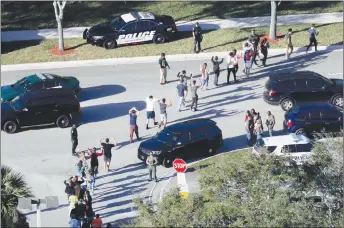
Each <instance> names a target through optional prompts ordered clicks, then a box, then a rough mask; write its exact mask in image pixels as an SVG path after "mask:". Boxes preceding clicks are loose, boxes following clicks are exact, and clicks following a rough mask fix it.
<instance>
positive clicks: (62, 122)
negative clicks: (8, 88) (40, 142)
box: [1, 88, 81, 133]
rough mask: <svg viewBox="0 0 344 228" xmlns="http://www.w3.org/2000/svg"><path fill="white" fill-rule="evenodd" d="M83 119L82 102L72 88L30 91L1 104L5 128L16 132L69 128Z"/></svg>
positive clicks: (2, 124)
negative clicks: (34, 127) (20, 130)
mask: <svg viewBox="0 0 344 228" xmlns="http://www.w3.org/2000/svg"><path fill="white" fill-rule="evenodd" d="M80 117H81V112H80V103H79V101H78V99H77V97H76V95H75V93H74V91H73V90H71V89H62V88H61V89H57V88H55V89H49V90H40V91H36V92H27V93H25V94H22V95H20V96H18V97H16V98H14V99H13V100H12V101H10V102H2V103H1V129H2V130H3V131H5V132H6V133H15V132H16V131H17V130H18V129H19V128H22V127H30V126H39V125H48V124H56V125H57V126H58V127H60V128H65V127H68V126H69V125H70V124H71V122H72V121H74V122H78V121H79V120H80Z"/></svg>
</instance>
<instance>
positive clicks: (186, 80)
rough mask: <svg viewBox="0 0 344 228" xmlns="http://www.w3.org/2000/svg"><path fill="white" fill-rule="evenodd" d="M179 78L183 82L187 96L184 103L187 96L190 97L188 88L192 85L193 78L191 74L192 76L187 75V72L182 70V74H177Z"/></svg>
mask: <svg viewBox="0 0 344 228" xmlns="http://www.w3.org/2000/svg"><path fill="white" fill-rule="evenodd" d="M177 78H179V79H181V80H183V85H184V87H185V96H184V101H185V99H186V96H187V95H188V89H189V88H188V87H189V84H190V79H191V78H192V74H190V76H187V75H186V71H185V70H182V71H181V72H178V74H177Z"/></svg>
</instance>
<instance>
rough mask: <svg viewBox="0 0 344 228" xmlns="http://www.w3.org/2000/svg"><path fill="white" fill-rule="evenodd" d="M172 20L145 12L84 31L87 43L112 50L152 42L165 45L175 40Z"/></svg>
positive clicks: (129, 15) (128, 15)
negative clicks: (120, 46)
mask: <svg viewBox="0 0 344 228" xmlns="http://www.w3.org/2000/svg"><path fill="white" fill-rule="evenodd" d="M177 32H178V31H177V27H176V24H175V22H174V19H173V18H172V17H170V16H167V15H162V16H157V15H154V14H152V13H146V12H132V13H127V14H123V15H121V16H117V17H115V18H114V19H112V20H111V21H109V22H107V23H104V24H99V25H96V26H93V27H92V28H90V29H85V31H84V33H83V38H84V39H85V40H86V41H87V43H91V44H93V45H101V46H103V47H104V48H105V49H113V48H115V47H117V46H119V45H127V44H138V43H146V42H154V43H156V44H161V43H165V42H166V41H169V40H174V39H176V38H177Z"/></svg>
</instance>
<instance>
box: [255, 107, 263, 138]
mask: <svg viewBox="0 0 344 228" xmlns="http://www.w3.org/2000/svg"><path fill="white" fill-rule="evenodd" d="M254 131H255V133H256V136H257V142H258V143H259V140H260V139H261V138H262V134H263V132H264V127H263V121H262V118H261V117H260V114H259V112H258V113H257V117H256V121H255V123H254Z"/></svg>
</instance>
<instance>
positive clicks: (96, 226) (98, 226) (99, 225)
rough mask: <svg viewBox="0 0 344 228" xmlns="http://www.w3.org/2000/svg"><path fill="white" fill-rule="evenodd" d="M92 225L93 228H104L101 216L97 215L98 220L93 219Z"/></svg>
mask: <svg viewBox="0 0 344 228" xmlns="http://www.w3.org/2000/svg"><path fill="white" fill-rule="evenodd" d="M92 225H93V228H102V226H103V221H102V219H101V218H100V217H99V214H96V218H95V219H93V221H92Z"/></svg>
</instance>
